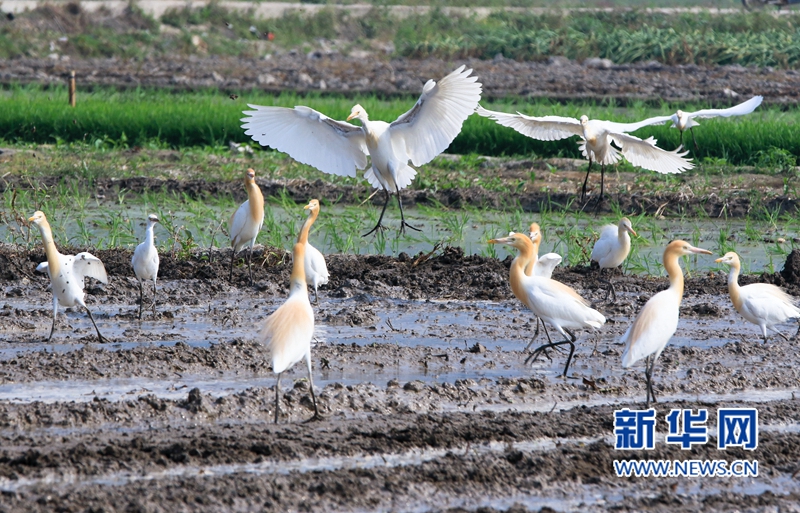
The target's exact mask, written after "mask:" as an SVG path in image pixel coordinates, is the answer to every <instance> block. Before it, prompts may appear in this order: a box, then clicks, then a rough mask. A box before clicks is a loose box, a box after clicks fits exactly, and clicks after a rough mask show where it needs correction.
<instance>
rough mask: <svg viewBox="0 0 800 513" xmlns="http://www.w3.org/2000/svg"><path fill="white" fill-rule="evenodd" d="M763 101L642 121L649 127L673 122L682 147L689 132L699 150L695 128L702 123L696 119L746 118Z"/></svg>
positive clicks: (749, 101)
mask: <svg viewBox="0 0 800 513" xmlns="http://www.w3.org/2000/svg"><path fill="white" fill-rule="evenodd" d="M763 100H764V97H763V96H753V97H752V98H750V99H749V100H747V101H746V102H742V103H740V104H739V105H734V106H733V107H729V108H727V109H703V110H698V111H695V112H684V111H682V110H680V109H679V110H678V111H676V112H675V114H672V115H670V116H657V117H654V118H650V119H646V120H644V121H642V123H646V124H647V125H661V124H664V123H666V122H667V121H671V122H672V127H673V128H677V129H678V130H680V134H681V135H680V143H681V145H683V133H684V132H685V131H686V130H689V132H690V133H691V134H692V142H693V143H694V148H695V150H697V140H696V139H695V138H694V127H696V126H700V123H698V122H697V121H695V119H696V118H720V117H721V118H729V117H731V116H744V115H747V114H750V113H751V112H753V111H754V110H756V108H757V107H758V106H759V105H761V102H762V101H763Z"/></svg>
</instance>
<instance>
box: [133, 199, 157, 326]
mask: <svg viewBox="0 0 800 513" xmlns="http://www.w3.org/2000/svg"><path fill="white" fill-rule="evenodd" d="M157 222H158V216H156V215H155V214H150V215H149V216H147V230H146V231H145V236H144V242H142V243H141V244H139V245H138V246H136V249H135V250H134V252H133V258H131V265H132V266H133V272H134V274H136V279H138V280H139V319H141V318H142V308H143V305H144V282H145V281H150V280H153V316H155V315H156V278H157V277H158V250H157V249H156V244H155V236H154V235H153V228H154V227H155V225H156V223H157Z"/></svg>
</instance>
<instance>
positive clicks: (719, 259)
mask: <svg viewBox="0 0 800 513" xmlns="http://www.w3.org/2000/svg"><path fill="white" fill-rule="evenodd" d="M714 261H715V262H716V263H718V264H727V263H728V262H727V261H726V260H725V257H720V258H718V259H716V260H714Z"/></svg>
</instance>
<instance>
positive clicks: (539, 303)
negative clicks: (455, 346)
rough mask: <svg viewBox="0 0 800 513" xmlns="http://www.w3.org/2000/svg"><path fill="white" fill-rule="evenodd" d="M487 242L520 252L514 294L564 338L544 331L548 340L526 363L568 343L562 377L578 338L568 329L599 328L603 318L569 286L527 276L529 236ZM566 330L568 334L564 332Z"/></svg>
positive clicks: (530, 256)
mask: <svg viewBox="0 0 800 513" xmlns="http://www.w3.org/2000/svg"><path fill="white" fill-rule="evenodd" d="M489 243H490V244H506V245H508V246H512V247H514V248H517V249H518V250H519V255H517V257H516V258H515V259H514V261H513V262H511V271H510V274H509V283H510V284H511V290H512V291H513V292H514V295H515V296H516V297H517V299H519V300H520V301H522V303H523V304H524V305H525V306H527V307H528V308H530V309H531V311H532V312H533V313H534V314H536V315H537V316H538V317H539V318H541V319H542V321H543V322H549V323H550V324H552V325H553V326H554V327H555V328H556V330H558V332H559V333H561V334H562V335H563V336H564V340H562V341H560V342H553V341H552V340H551V339H550V335H549V334H547V331H545V334H547V340H548V343H547V344H545V345H543V346H541V347H539V348H537V349H536V350H535V351H534V352H533V353H532V354H531V356H530V357H529V358H528V359H527V360H526V363H527V362H529V361H531V360H534V361H535V360H536V358H537V357H538V356H539V354H541V353H542V352H544V351H545V350H546V349H548V348H551V347H557V346H560V345H563V344H569V346H570V351H569V356H568V357H567V364H566V365H565V366H564V373H563V376H565V377H566V375H567V370H568V369H569V364H570V362H571V361H572V355H573V354H574V353H575V341H576V340H577V337H576V336H575V334H574V333H573V332H572V331H570V330H571V329H582V328H599V327H600V326H602V325H603V324H605V322H606V318H605V317H604V316H603V314H601V313H600V312H598V311H597V310H594V309H593V308H591V307H589V303H588V302H587V301H586V300H585V299H583V298H582V297H581V296H579V295H578V293H577V292H575V291H574V290H573V289H572V288H570V287H568V286H566V285H564V284H563V283H560V282H557V281H556V280H552V279H550V278H544V277H541V276H535V275H534V276H528V275H526V274H525V267H526V266H527V265H528V263H529V262H530V261H531V260H532V259H533V255H534V249H535V248H534V244H533V242H531V239H530V238H529V237H527V236H525V235H523V234H519V233H514V232H511V233H510V234H509V236H508V237H504V238H502V239H491V240H490V241H489ZM567 333H569V335H567Z"/></svg>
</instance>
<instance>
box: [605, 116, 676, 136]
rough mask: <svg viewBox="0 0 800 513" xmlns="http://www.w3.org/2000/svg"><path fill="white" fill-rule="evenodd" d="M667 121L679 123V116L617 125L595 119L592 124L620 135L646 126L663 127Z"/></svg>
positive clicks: (660, 117) (658, 117) (613, 122)
mask: <svg viewBox="0 0 800 513" xmlns="http://www.w3.org/2000/svg"><path fill="white" fill-rule="evenodd" d="M667 121H672V122H673V123H677V122H678V116H676V115H675V114H672V115H671V116H656V117H653V118H647V119H643V120H642V121H636V122H635V123H617V122H616V121H602V120H597V119H593V120H592V121H591V123H592V124H596V125H598V126H600V127H602V128H603V129H605V130H606V131H607V132H611V133H615V134H618V133H619V134H629V133H631V132H635V131H636V130H639V129H640V128H642V127H645V126H650V125H663V124H664V123H666V122H667Z"/></svg>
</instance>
